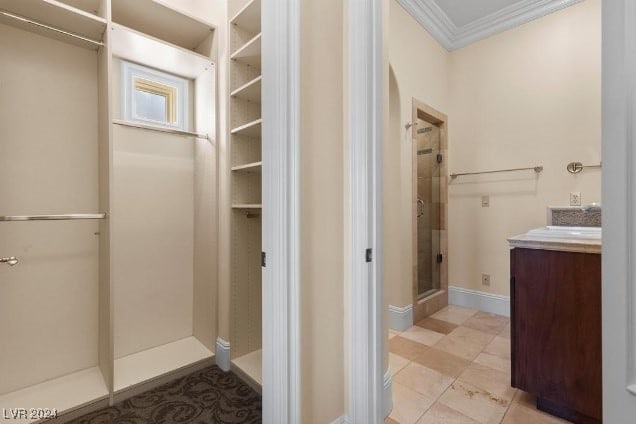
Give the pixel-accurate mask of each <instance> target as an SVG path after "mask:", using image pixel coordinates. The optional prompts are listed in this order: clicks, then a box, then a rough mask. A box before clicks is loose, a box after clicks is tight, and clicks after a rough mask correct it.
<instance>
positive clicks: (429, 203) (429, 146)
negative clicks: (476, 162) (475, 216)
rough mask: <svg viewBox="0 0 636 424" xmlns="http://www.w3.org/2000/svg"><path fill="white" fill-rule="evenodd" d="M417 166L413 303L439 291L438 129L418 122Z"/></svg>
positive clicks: (439, 162)
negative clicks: (415, 297) (415, 281)
mask: <svg viewBox="0 0 636 424" xmlns="http://www.w3.org/2000/svg"><path fill="white" fill-rule="evenodd" d="M415 143H416V164H417V213H416V226H417V228H416V231H417V264H416V265H417V287H416V290H417V299H418V300H420V299H424V298H426V297H428V296H430V295H432V294H435V293H436V292H437V291H438V290H439V289H440V263H441V257H440V231H439V229H440V209H441V208H440V190H439V188H440V169H441V161H442V159H443V158H442V157H441V154H440V128H439V127H438V126H436V125H433V124H431V123H429V122H426V121H424V120H421V119H418V121H417V126H416V129H415Z"/></svg>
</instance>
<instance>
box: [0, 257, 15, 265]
mask: <svg viewBox="0 0 636 424" xmlns="http://www.w3.org/2000/svg"><path fill="white" fill-rule="evenodd" d="M0 263H3V264H8V265H9V266H13V265H17V263H18V258H16V257H15V256H11V257H9V258H0Z"/></svg>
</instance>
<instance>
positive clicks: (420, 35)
mask: <svg viewBox="0 0 636 424" xmlns="http://www.w3.org/2000/svg"><path fill="white" fill-rule="evenodd" d="M389 14H390V18H389V19H390V20H389V62H390V64H391V70H392V76H394V77H395V79H394V80H393V81H391V78H392V76H391V75H390V80H389V96H390V99H389V103H390V105H389V106H390V107H389V109H390V111H389V112H390V124H389V127H390V136H389V137H388V138H387V139H385V146H384V152H383V153H384V181H383V182H384V222H385V225H384V255H385V260H384V280H385V283H384V284H385V288H386V294H387V297H388V300H389V304H390V305H395V306H404V305H408V304H410V303H412V301H413V292H412V285H411V284H412V279H413V274H412V269H413V268H412V267H413V258H412V234H413V231H415V229H414V228H413V222H412V220H413V218H412V216H411V213H412V212H411V211H412V209H411V205H412V201H413V199H412V196H413V194H412V190H411V187H412V174H411V170H412V160H413V159H412V153H413V152H412V144H411V143H412V141H411V131H407V130H406V129H405V128H404V124H406V123H407V122H410V121H411V120H412V119H411V114H412V98H413V97H415V98H416V99H418V100H421V101H423V102H424V103H426V104H428V105H430V106H432V107H434V108H435V109H437V110H439V111H441V112H444V113H447V111H448V108H449V106H448V105H449V96H448V61H449V58H448V52H447V51H446V50H444V48H443V47H441V46H440V45H439V44H438V43H437V42H436V41H435V40H434V39H433V38H432V37H431V36H430V35H429V34H428V33H427V32H426V31H425V30H424V29H423V28H422V27H421V26H420V24H418V23H417V22H416V21H415V20H414V19H413V18H412V17H411V16H410V15H409V14H408V13H407V12H406V11H405V10H404V9H402V7H401V6H400V5H399V4H398V3H397V1H395V0H392V1H391V4H390V8H389ZM396 89H397V90H396ZM450 119H452V117H451V118H450ZM451 125H452V122H451Z"/></svg>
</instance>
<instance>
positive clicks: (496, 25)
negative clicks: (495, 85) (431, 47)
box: [397, 0, 583, 51]
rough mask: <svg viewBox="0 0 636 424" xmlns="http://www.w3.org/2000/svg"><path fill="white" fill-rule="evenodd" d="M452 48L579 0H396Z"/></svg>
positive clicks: (440, 40)
mask: <svg viewBox="0 0 636 424" xmlns="http://www.w3.org/2000/svg"><path fill="white" fill-rule="evenodd" d="M397 1H398V3H400V4H401V5H402V7H404V9H406V10H407V11H408V12H409V13H410V14H411V15H412V16H413V17H414V18H415V19H416V20H417V21H418V22H419V23H420V24H421V25H422V26H423V27H424V28H425V29H426V30H427V31H428V32H429V33H430V34H431V35H432V36H433V37H435V38H436V39H437V41H438V42H439V43H440V44H441V45H442V46H444V47H445V48H446V49H447V50H449V51H452V50H455V49H458V48H460V47H464V46H466V45H468V44H470V43H474V42H475V41H478V40H481V39H484V38H487V37H490V36H491V35H494V34H498V33H500V32H503V31H506V30H509V29H511V28H514V27H517V26H519V25H523V24H525V23H527V22H530V21H532V20H534V19H537V18H540V17H542V16H545V15H548V14H550V13H553V12H556V11H558V10H561V9H563V8H565V7H568V6H571V5H573V4H575V3H578V2H580V1H583V0H397Z"/></svg>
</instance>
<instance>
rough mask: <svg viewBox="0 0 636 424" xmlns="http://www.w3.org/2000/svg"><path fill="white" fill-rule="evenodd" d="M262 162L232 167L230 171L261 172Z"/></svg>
mask: <svg viewBox="0 0 636 424" xmlns="http://www.w3.org/2000/svg"><path fill="white" fill-rule="evenodd" d="M262 166H263V162H252V163H247V164H245V165H238V166H233V167H232V171H235V172H258V173H260V172H261V169H262Z"/></svg>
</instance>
